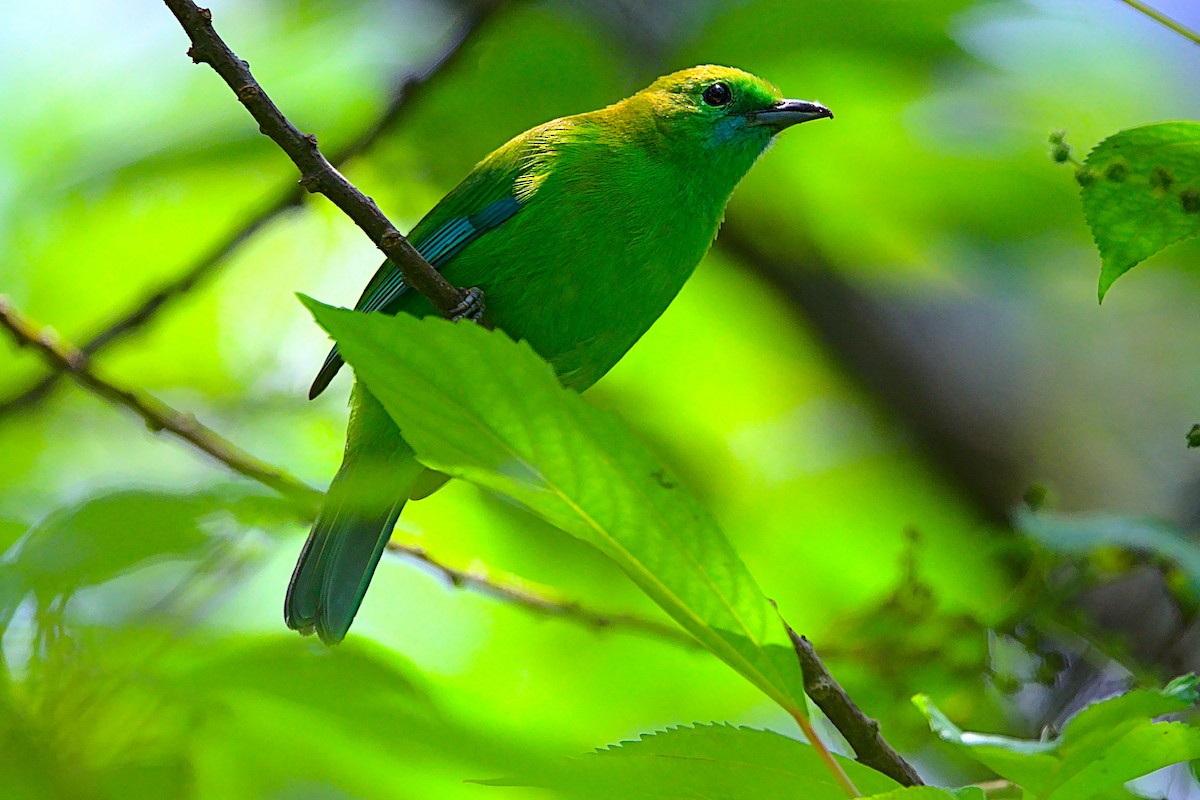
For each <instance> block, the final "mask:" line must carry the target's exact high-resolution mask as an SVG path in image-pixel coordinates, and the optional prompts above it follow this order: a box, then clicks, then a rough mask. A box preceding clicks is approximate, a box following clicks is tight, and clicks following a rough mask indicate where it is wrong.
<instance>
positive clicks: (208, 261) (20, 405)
mask: <svg viewBox="0 0 1200 800" xmlns="http://www.w3.org/2000/svg"><path fill="white" fill-rule="evenodd" d="M504 5H505V0H493V1H492V2H488V3H483V4H480V5H478V6H476V7H474V8H473V9H472V10H471V11H470V12H468V13H467V14H466V15H465V16H464V17H463V19H462V20H461V22H459V23H458V25H457V26H456V27H455V29H454V31H453V33H452V34H451V35H450V36H449V38H448V39H447V40H446V43H445V44H444V45H443V46H442V47H441V48H440V49H439V50H438V52H437V53H436V54H435V55H434V56H433V58H431V59H430V60H429V61H428V62H427V63H425V64H424V65H422V66H421V67H420V68H418V69H416V70H414V71H411V72H407V73H405V75H404V76H403V77H402V78H401V79H400V80H399V81H398V82H397V84H396V86H395V88H394V89H393V91H392V93H391V99H390V100H389V101H388V104H387V106H386V107H385V108H384V109H383V111H381V112H380V114H379V116H378V117H376V118H375V119H374V120H373V121H372V122H371V123H370V124H369V125H368V126H367V127H366V128H365V129H364V130H363V131H362V132H361V133H359V135H358V136H356V137H355V138H354V139H353V140H352V141H350V142H348V143H347V144H345V145H343V146H342V147H340V148H338V150H336V151H335V152H333V153H332V154H330V156H329V162H330V163H331V164H333V165H334V166H340V165H342V164H345V163H346V162H348V161H350V160H351V159H353V158H355V157H356V156H358V155H361V154H362V153H364V152H366V151H367V150H369V149H370V148H371V147H373V146H374V145H375V143H376V142H378V141H379V139H380V138H381V137H382V136H384V135H385V134H387V133H388V132H390V131H392V130H394V129H395V127H396V126H397V125H398V124H399V123H400V122H401V121H402V120H403V119H404V117H405V116H406V112H407V111H408V109H411V108H412V107H413V105H414V103H415V102H416V101H417V100H418V99H419V98H420V97H421V96H422V95H423V94H424V93H425V91H426V90H427V88H428V86H429V85H430V82H431V81H432V80H433V78H434V77H435V76H437V75H439V74H441V73H442V72H443V71H444V70H445V69H447V68H448V67H450V66H452V65H453V64H454V63H455V61H456V60H457V59H458V57H459V56H460V55H461V54H462V52H463V48H464V45H465V44H466V43H467V41H468V40H469V39H470V38H471V37H472V36H473V35H474V34H475V33H476V31H478V30H479V29H480V28H481V27H482V26H483V25H485V24H486V23H487V22H488V21H490V20H491V19H492V18H493V17H494V16H495V14H496V12H497V11H499V10H500V8H502V7H503V6H504ZM304 194H305V192H304V189H303V188H302V187H301V186H300V185H299V184H297V183H289V184H288V185H286V186H283V187H280V188H279V189H278V190H277V191H276V192H275V194H274V197H273V198H272V199H271V200H269V201H268V202H267V203H266V205H264V206H263V207H262V208H260V209H259V210H258V211H257V212H256V213H255V214H254V216H252V217H251V218H250V219H249V220H247V221H246V222H244V223H243V224H242V225H241V226H240V227H239V228H238V229H237V230H234V231H231V232H230V233H229V234H228V235H227V236H226V237H225V238H224V239H222V240H221V241H219V242H217V243H216V244H215V245H214V246H213V247H212V248H211V249H210V250H208V251H207V252H205V253H203V254H202V255H201V256H200V257H199V258H197V259H196V260H195V261H194V262H192V264H191V265H190V266H189V267H188V268H187V269H185V270H184V271H183V272H182V273H181V274H179V275H177V276H176V277H174V278H172V279H170V280H169V281H167V282H165V283H163V284H162V285H161V286H159V287H158V288H156V289H154V290H153V291H152V292H151V293H150V294H148V295H146V297H145V298H143V299H142V300H141V301H140V302H139V303H137V304H136V305H134V306H133V307H131V308H129V309H126V310H124V311H122V312H121V313H120V314H119V315H118V316H116V317H115V318H113V319H111V320H109V321H108V322H107V323H106V324H104V325H102V326H101V328H100V331H99V332H98V333H97V334H95V335H94V336H92V337H91V338H90V339H88V340H87V341H86V342H84V343H83V344H82V345H80V347H79V349H80V351H81V352H83V353H85V354H86V355H89V356H94V355H96V354H97V353H99V352H100V351H102V350H104V349H106V348H107V347H109V346H110V345H111V344H113V343H114V342H116V341H118V340H120V339H123V338H125V337H127V336H129V335H130V334H132V333H134V332H135V331H137V330H140V329H141V328H142V327H144V326H145V325H146V324H147V323H148V322H150V320H152V319H153V318H154V317H155V316H157V315H158V313H159V312H160V311H162V309H163V308H164V307H166V306H168V305H169V304H171V303H172V302H174V301H176V300H178V299H180V298H182V297H184V296H186V295H187V294H188V292H190V291H192V289H194V288H195V287H196V286H197V285H198V284H200V283H201V282H203V281H204V280H206V279H208V278H209V277H211V275H212V274H213V273H214V272H216V271H217V270H219V269H220V268H221V267H223V266H224V265H225V264H226V263H228V261H229V259H230V257H231V256H232V255H233V254H234V253H236V252H237V251H238V250H239V249H241V247H242V245H244V244H246V242H248V241H250V239H252V238H254V236H255V235H257V234H258V232H259V231H261V230H262V229H263V228H265V227H267V226H268V225H269V224H270V223H271V222H273V221H274V220H275V219H276V218H278V217H279V216H280V215H282V214H284V213H285V212H287V211H288V210H289V209H292V208H296V207H298V206H299V205H300V204H301V201H302V200H303V198H304ZM62 378H63V373H62V372H58V371H55V370H51V371H49V372H47V373H46V375H45V376H43V377H41V378H39V379H37V380H35V381H33V382H32V383H30V384H29V385H27V386H25V387H24V388H21V389H17V390H15V391H13V392H10V393H9V394H8V396H7V397H5V398H4V399H0V418H3V417H5V416H6V415H9V414H12V413H16V412H19V411H23V410H27V409H29V408H32V407H33V406H35V405H37V404H38V403H39V402H41V401H42V400H43V399H45V398H46V397H48V396H49V395H50V393H51V391H53V389H54V388H55V387H56V386H57V385H58V384H59V381H61V380H62Z"/></svg>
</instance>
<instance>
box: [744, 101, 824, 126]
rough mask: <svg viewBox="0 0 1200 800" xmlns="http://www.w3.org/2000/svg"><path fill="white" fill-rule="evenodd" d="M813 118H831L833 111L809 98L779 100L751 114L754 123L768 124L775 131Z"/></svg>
mask: <svg viewBox="0 0 1200 800" xmlns="http://www.w3.org/2000/svg"><path fill="white" fill-rule="evenodd" d="M814 119H833V112H832V111H830V110H829V109H828V108H826V107H825V106H823V105H821V104H820V103H813V102H811V101H809V100H780V101H779V102H778V103H775V104H774V105H770V106H767V107H766V108H764V109H762V110H760V111H755V112H753V113H752V114H751V120H752V121H753V122H754V123H755V124H757V125H769V126H770V127H772V128H774V129H775V130H777V131H781V130H783V129H784V128H788V127H791V126H792V125H799V124H800V123H801V122H809V121H811V120H814Z"/></svg>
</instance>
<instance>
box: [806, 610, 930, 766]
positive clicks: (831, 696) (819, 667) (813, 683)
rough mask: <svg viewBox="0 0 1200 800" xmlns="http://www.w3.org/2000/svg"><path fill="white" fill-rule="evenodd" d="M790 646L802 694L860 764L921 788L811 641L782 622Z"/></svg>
mask: <svg viewBox="0 0 1200 800" xmlns="http://www.w3.org/2000/svg"><path fill="white" fill-rule="evenodd" d="M784 627H786V628H787V632H788V637H789V638H791V640H792V647H794V648H795V650H796V655H797V656H798V657H799V659H800V668H801V670H802V671H803V672H804V692H805V694H807V695H808V696H809V698H810V699H811V700H812V701H813V702H814V703H815V704H816V705H817V708H819V709H821V711H822V713H824V714H825V716H826V717H828V718H829V721H830V722H832V723H833V727H835V728H837V729H838V731H839V732H840V733H841V734H842V736H844V737H845V739H846V741H847V742H848V743H849V745H850V746H851V747H852V748H854V754H855V756H856V757H857V760H858V761H859V763H861V764H865V765H867V766H868V767H871V768H873V769H876V770H878V771H879V772H882V773H883V774H884V775H887V776H888V777H890V778H892V779H893V780H895V781H898V782H900V783H901V784H903V785H904V786H923V785H924V781H922V780H921V776H920V775H918V774H917V771H916V770H915V769H913V767H912V765H911V764H909V763H908V762H907V761H905V760H904V758H903V757H902V756H901V755H900V754H899V753H897V752H896V751H895V750H894V749H893V748H892V746H891V745H890V744H888V742H887V740H886V739H884V738H883V736H882V734H880V732H879V723H878V722H877V721H876V720H873V719H871V718H870V717H868V716H867V715H866V714H864V713H863V712H862V710H861V709H859V707H858V706H857V705H855V704H854V701H853V700H851V699H850V695H848V694H846V690H845V689H843V688H842V687H841V684H839V683H838V682H837V680H835V679H834V677H833V676H832V675H830V674H829V670H827V669H826V668H825V664H824V663H823V662H822V661H821V658H820V656H818V655H817V651H816V650H814V649H813V646H812V642H810V641H809V640H808V639H807V638H805V637H803V636H801V635H800V634H798V633H796V632H795V631H794V630H792V628H791V626H790V625H788V624H787V623H784Z"/></svg>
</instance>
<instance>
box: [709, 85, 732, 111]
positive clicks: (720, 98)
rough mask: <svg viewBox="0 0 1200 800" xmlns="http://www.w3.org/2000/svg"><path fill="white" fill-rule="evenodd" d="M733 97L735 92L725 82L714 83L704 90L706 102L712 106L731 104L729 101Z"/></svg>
mask: <svg viewBox="0 0 1200 800" xmlns="http://www.w3.org/2000/svg"><path fill="white" fill-rule="evenodd" d="M732 99H733V92H731V91H729V87H728V86H727V85H725V84H723V83H714V84H713V85H712V86H709V87H708V88H707V89H705V90H704V102H706V103H708V104H709V105H710V106H717V107H718V108H719V107H721V106H724V105H729V101H730V100H732Z"/></svg>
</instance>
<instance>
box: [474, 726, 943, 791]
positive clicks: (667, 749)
mask: <svg viewBox="0 0 1200 800" xmlns="http://www.w3.org/2000/svg"><path fill="white" fill-rule="evenodd" d="M837 758H838V761H839V762H841V764H842V768H843V769H845V770H846V774H847V775H849V776H850V778H851V780H853V781H854V783H855V785H857V786H858V788H859V789H860V790H861V791H862V792H864V793H865V794H869V795H876V794H883V793H886V792H892V791H894V790H896V789H898V788H900V785H899V784H898V783H896V782H895V781H893V780H892V779H891V778H889V777H887V776H886V775H883V774H882V773H879V772H876V771H875V770H873V769H870V768H868V767H864V766H863V765H862V764H859V763H858V762H856V761H851V760H850V759H848V758H842V757H840V756H838V757H837ZM483 782H484V783H487V784H490V785H493V786H536V787H540V788H546V789H553V790H555V791H556V793H557V795H558V796H560V797H564V798H572V800H601V798H603V800H607V799H608V798H612V797H621V798H628V800H641V799H642V798H647V799H648V798H662V799H665V798H689V799H690V798H705V799H706V800H798V798H804V800H844V798H845V796H846V795H845V792H844V791H843V790H842V788H841V787H840V786H839V785H838V784H837V783H835V782H834V781H833V779H832V778H831V777H830V775H829V772H828V771H827V770H826V768H825V766H824V765H823V764H822V763H821V760H820V758H818V757H817V754H816V753H815V752H813V749H812V748H811V747H809V746H807V745H805V744H802V743H800V742H798V741H796V740H795V739H789V738H787V737H786V736H781V735H780V734H778V733H773V732H771V731H763V730H755V729H753V728H739V727H734V726H732V725H695V726H683V727H679V728H671V729H670V730H666V731H662V732H659V733H653V734H646V735H643V736H642V737H641V738H640V739H638V740H637V741H630V742H621V743H620V744H618V745H613V746H612V747H609V748H606V749H604V750H598V751H596V752H595V753H589V754H587V755H584V756H579V757H577V758H570V759H566V760H565V761H562V762H558V763H556V764H548V765H543V766H542V771H541V772H540V773H539V774H536V775H518V776H515V777H513V778H506V779H502V780H496V781H483ZM886 796H888V797H890V796H891V795H890V794H889V795H886ZM929 796H930V797H943V796H946V797H953V795H940V794H939V795H929ZM914 800H916V798H914Z"/></svg>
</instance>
